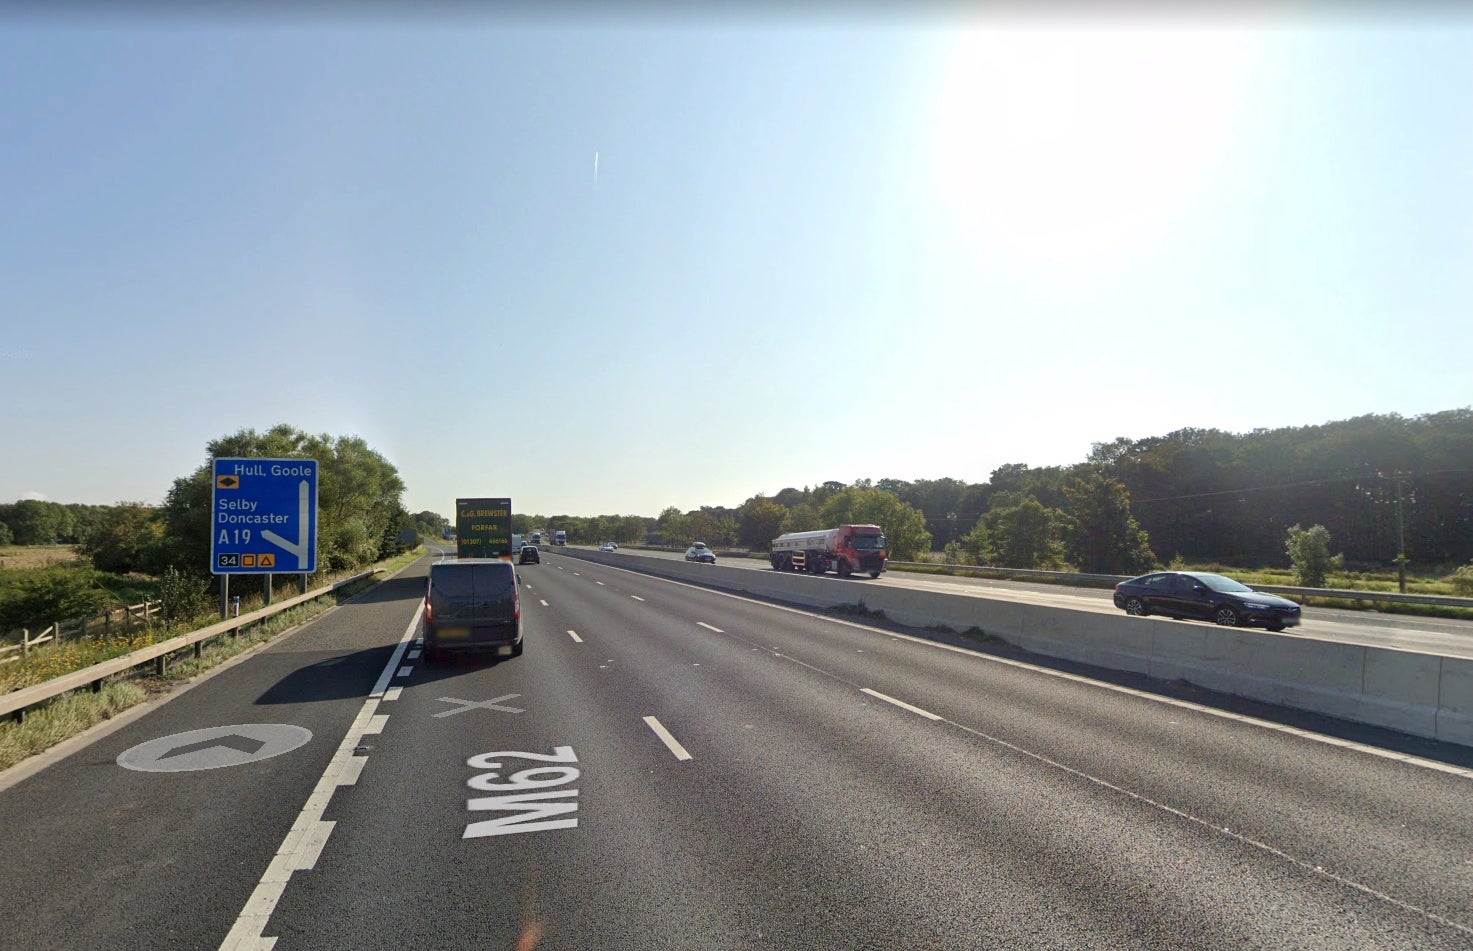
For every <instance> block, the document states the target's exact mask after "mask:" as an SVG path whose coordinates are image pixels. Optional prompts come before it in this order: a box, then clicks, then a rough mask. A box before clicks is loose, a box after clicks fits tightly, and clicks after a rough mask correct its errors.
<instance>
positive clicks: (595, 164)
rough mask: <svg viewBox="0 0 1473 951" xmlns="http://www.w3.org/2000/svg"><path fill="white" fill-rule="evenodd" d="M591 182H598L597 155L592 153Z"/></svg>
mask: <svg viewBox="0 0 1473 951" xmlns="http://www.w3.org/2000/svg"><path fill="white" fill-rule="evenodd" d="M593 180H594V181H598V153H597V152H594V153H593Z"/></svg>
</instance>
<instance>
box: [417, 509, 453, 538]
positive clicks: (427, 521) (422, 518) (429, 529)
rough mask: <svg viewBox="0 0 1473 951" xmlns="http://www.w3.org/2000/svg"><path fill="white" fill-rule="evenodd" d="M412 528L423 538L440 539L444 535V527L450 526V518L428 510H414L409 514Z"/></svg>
mask: <svg viewBox="0 0 1473 951" xmlns="http://www.w3.org/2000/svg"><path fill="white" fill-rule="evenodd" d="M410 519H411V520H412V521H413V523H414V528H415V530H416V531H417V532H419V533H420V534H421V535H423V536H424V537H425V538H434V539H440V538H444V537H445V529H447V528H449V527H450V519H448V518H446V517H445V516H443V515H440V514H438V513H436V512H431V511H429V510H426V511H423V512H416V513H414V514H413V515H411V516H410Z"/></svg>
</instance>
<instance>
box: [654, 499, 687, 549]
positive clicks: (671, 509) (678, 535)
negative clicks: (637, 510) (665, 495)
mask: <svg viewBox="0 0 1473 951" xmlns="http://www.w3.org/2000/svg"><path fill="white" fill-rule="evenodd" d="M655 524H656V525H658V526H659V528H660V540H661V541H662V542H663V543H664V544H666V545H676V546H683V545H688V544H690V539H689V538H687V537H686V536H687V535H689V534H690V530H689V528H687V526H686V521H685V514H684V513H683V512H681V511H680V509H678V508H676V507H675V506H673V505H671V506H668V507H667V508H666V509H665V510H664V511H663V512H661V513H660V515H659V517H658V518H656V519H655Z"/></svg>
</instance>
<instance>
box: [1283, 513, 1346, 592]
mask: <svg viewBox="0 0 1473 951" xmlns="http://www.w3.org/2000/svg"><path fill="white" fill-rule="evenodd" d="M1285 547H1286V549H1287V551H1288V553H1289V562H1290V564H1292V565H1293V566H1294V575H1295V577H1296V578H1297V579H1298V581H1299V584H1300V585H1301V586H1303V587H1305V588H1323V587H1324V586H1325V579H1326V578H1328V577H1329V576H1330V572H1331V571H1334V570H1338V569H1340V568H1341V567H1343V566H1344V564H1345V556H1344V555H1331V554H1330V530H1329V529H1327V528H1325V526H1323V525H1311V526H1310V527H1309V528H1301V527H1300V526H1299V525H1297V524H1296V525H1293V526H1291V527H1290V528H1289V535H1288V539H1287V544H1286V546H1285Z"/></svg>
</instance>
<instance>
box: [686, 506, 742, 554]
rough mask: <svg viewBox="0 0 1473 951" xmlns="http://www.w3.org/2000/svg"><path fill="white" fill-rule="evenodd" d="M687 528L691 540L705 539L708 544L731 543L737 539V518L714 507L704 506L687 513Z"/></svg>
mask: <svg viewBox="0 0 1473 951" xmlns="http://www.w3.org/2000/svg"><path fill="white" fill-rule="evenodd" d="M685 530H686V533H687V534H689V535H690V538H689V541H703V542H705V543H706V544H707V545H712V546H716V545H730V544H732V543H733V542H735V541H736V535H737V525H736V519H734V518H732V517H731V516H730V515H726V514H724V513H722V512H719V511H717V510H715V509H714V508H712V507H711V506H702V507H701V508H699V509H696V510H695V511H692V512H687V513H686V515H685Z"/></svg>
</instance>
